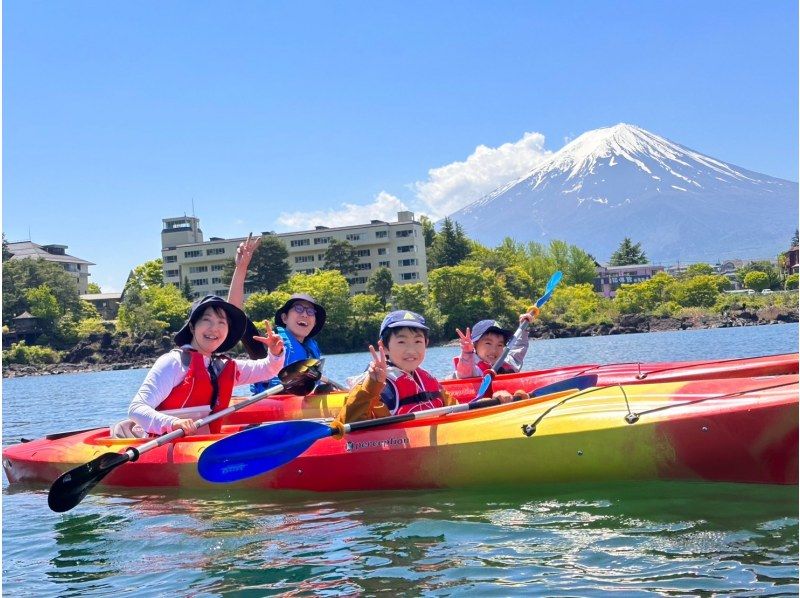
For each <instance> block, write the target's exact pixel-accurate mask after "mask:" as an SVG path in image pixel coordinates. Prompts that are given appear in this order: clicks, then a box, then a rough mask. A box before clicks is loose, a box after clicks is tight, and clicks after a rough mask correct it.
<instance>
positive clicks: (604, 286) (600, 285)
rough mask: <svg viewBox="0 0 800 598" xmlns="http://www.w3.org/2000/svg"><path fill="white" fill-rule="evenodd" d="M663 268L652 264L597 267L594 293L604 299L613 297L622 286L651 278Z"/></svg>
mask: <svg viewBox="0 0 800 598" xmlns="http://www.w3.org/2000/svg"><path fill="white" fill-rule="evenodd" d="M663 271H664V266H655V265H653V264H631V265H629V266H603V265H600V264H598V265H597V274H596V277H595V279H594V291H595V293H601V294H602V295H603V296H604V297H613V296H614V295H616V293H617V289H618V288H619V287H621V286H622V285H623V284H635V283H637V282H644V281H645V280H649V279H651V278H653V276H654V275H655V274H656V273H657V272H663Z"/></svg>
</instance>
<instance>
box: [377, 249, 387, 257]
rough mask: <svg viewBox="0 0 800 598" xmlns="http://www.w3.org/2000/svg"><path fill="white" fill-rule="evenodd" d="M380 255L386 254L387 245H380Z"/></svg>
mask: <svg viewBox="0 0 800 598" xmlns="http://www.w3.org/2000/svg"><path fill="white" fill-rule="evenodd" d="M378 255H386V247H378Z"/></svg>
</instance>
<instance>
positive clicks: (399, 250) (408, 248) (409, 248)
mask: <svg viewBox="0 0 800 598" xmlns="http://www.w3.org/2000/svg"><path fill="white" fill-rule="evenodd" d="M416 251H417V248H416V247H414V246H413V245H401V246H400V247H398V248H397V253H410V252H415V253H416Z"/></svg>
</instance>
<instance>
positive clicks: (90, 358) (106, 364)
mask: <svg viewBox="0 0 800 598" xmlns="http://www.w3.org/2000/svg"><path fill="white" fill-rule="evenodd" d="M797 321H798V313H797V311H796V310H791V309H786V308H783V309H780V308H776V307H770V308H764V309H760V310H746V309H743V310H737V311H730V312H727V313H725V314H722V315H710V314H705V315H698V316H693V317H682V318H670V317H655V316H645V315H638V314H630V315H623V316H621V317H620V318H619V320H618V321H617V322H615V323H613V324H595V325H591V326H573V325H569V324H564V323H561V322H547V323H544V324H542V323H538V322H537V323H535V324H534V326H532V327H531V337H532V338H539V339H551V338H572V337H581V336H601V335H610V334H635V333H642V332H666V331H670V330H690V329H703V328H731V327H737V326H759V325H766V324H781V323H791V322H797ZM172 347H173V344H172V337H171V336H162V337H145V338H142V339H136V340H134V339H132V338H131V337H129V336H124V335H113V334H111V333H108V332H107V333H104V334H98V335H93V336H90V337H89V338H87V339H85V340H83V341H81V342H80V343H78V344H77V345H76V346H75V347H73V348H72V349H71V350H69V351H68V352H67V353H66V354H65V355H64V357H63V359H62V361H61V362H60V363H54V364H45V365H24V364H14V363H11V364H7V363H3V378H14V377H19V376H42V375H50V374H74V373H85V372H100V371H107V370H129V369H136V368H149V367H150V366H152V365H153V363H154V362H155V360H156V359H157V358H158V357H159V356H160V355H162V354H164V353H166V352H167V351H169V350H170V349H171V348H172Z"/></svg>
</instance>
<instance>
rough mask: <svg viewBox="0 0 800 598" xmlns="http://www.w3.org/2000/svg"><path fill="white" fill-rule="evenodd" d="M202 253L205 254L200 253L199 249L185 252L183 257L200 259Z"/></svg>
mask: <svg viewBox="0 0 800 598" xmlns="http://www.w3.org/2000/svg"><path fill="white" fill-rule="evenodd" d="M202 253H203V252H202V251H200V250H199V249H196V250H194V251H184V252H183V257H200V255H201V254H202Z"/></svg>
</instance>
